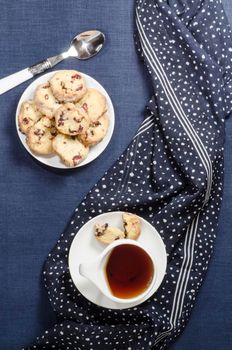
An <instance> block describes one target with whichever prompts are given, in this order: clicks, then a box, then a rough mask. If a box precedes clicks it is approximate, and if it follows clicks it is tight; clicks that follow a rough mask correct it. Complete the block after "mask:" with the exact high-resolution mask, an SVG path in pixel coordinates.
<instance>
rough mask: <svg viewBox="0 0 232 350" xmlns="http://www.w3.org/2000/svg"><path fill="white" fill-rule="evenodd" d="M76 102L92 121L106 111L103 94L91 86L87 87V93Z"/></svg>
mask: <svg viewBox="0 0 232 350" xmlns="http://www.w3.org/2000/svg"><path fill="white" fill-rule="evenodd" d="M78 104H79V105H80V106H81V107H82V108H84V109H85V111H86V112H87V113H88V116H89V119H90V120H91V121H93V122H95V121H96V120H98V118H99V117H101V116H102V115H103V114H104V113H105V112H106V111H107V106H106V98H105V96H104V95H102V93H101V92H100V91H98V90H96V89H93V88H88V90H87V93H86V94H85V95H84V97H83V98H82V99H81V100H80V101H79V102H78Z"/></svg>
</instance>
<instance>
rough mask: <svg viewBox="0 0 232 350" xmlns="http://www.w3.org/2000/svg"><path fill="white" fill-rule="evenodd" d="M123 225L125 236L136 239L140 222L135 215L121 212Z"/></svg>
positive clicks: (139, 229)
mask: <svg viewBox="0 0 232 350" xmlns="http://www.w3.org/2000/svg"><path fill="white" fill-rule="evenodd" d="M122 219H123V227H124V232H125V238H127V239H137V238H138V237H139V235H140V233H141V222H140V219H139V217H138V216H137V215H135V214H131V213H123V215H122Z"/></svg>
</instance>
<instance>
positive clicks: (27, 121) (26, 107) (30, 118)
mask: <svg viewBox="0 0 232 350" xmlns="http://www.w3.org/2000/svg"><path fill="white" fill-rule="evenodd" d="M41 117H42V114H41V113H40V112H39V110H38V108H37V107H36V105H35V103H34V101H32V100H28V101H25V102H23V103H22V105H21V108H20V112H19V116H18V125H19V130H20V131H21V132H22V133H23V134H26V133H27V132H28V130H29V128H30V127H31V126H32V125H34V124H35V123H36V122H37V121H38V120H39V119H40V118H41Z"/></svg>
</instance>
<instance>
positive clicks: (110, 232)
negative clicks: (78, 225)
mask: <svg viewBox="0 0 232 350" xmlns="http://www.w3.org/2000/svg"><path fill="white" fill-rule="evenodd" d="M95 237H96V238H97V239H98V240H99V241H100V242H101V243H104V244H110V243H112V242H113V241H116V240H118V239H123V238H125V233H124V232H123V231H121V230H120V229H119V228H117V227H111V226H109V225H108V224H96V225H95Z"/></svg>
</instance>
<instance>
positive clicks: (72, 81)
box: [50, 70, 87, 102]
mask: <svg viewBox="0 0 232 350" xmlns="http://www.w3.org/2000/svg"><path fill="white" fill-rule="evenodd" d="M50 84H51V89H52V92H53V94H54V96H55V97H56V98H57V100H58V101H60V102H77V101H79V100H80V99H81V98H82V97H83V96H84V94H85V93H86V91H87V88H86V84H85V79H84V77H83V76H82V75H81V73H79V72H77V71H76V70H63V71H59V72H57V73H55V74H54V75H53V77H52V78H51V79H50Z"/></svg>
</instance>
